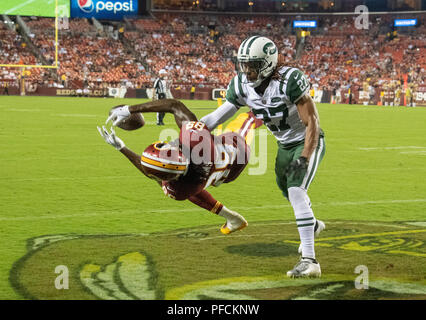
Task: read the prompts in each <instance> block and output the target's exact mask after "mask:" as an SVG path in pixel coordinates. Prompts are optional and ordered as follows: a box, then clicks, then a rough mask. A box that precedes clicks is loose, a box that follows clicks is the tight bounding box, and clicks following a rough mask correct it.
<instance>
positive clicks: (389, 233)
mask: <svg viewBox="0 0 426 320" xmlns="http://www.w3.org/2000/svg"><path fill="white" fill-rule="evenodd" d="M422 232H426V229H421V230H404V231H389V232H379V233H363V234H355V235H350V236H339V237H328V238H319V239H315V242H317V241H330V240H343V239H356V238H368V237H380V236H389V235H400V234H406V233H408V234H410V233H422ZM284 242H290V243H299V242H300V241H293V240H285V241H284Z"/></svg>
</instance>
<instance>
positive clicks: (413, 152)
mask: <svg viewBox="0 0 426 320" xmlns="http://www.w3.org/2000/svg"><path fill="white" fill-rule="evenodd" d="M400 154H418V155H422V156H423V155H426V150H425V151H407V152H400Z"/></svg>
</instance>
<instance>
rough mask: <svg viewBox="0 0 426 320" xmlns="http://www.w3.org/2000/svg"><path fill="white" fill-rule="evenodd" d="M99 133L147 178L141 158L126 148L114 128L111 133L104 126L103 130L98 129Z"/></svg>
mask: <svg viewBox="0 0 426 320" xmlns="http://www.w3.org/2000/svg"><path fill="white" fill-rule="evenodd" d="M98 131H99V134H100V135H101V136H102V138H104V140H105V142H106V143H108V144H109V145H111V146H113V147H114V148H115V149H117V150H118V151H120V152H121V153H122V154H124V155H125V156H126V157H127V159H129V160H130V162H131V163H133V165H134V166H135V167H136V168H138V170H139V171H140V172H142V173H143V174H144V175H145V176H147V175H146V173H145V171H144V170H143V167H142V164H141V156H140V155H138V154H137V153H135V152H133V151H132V150H130V149H129V148H127V147H126V145H125V144H124V142H123V140H121V139H120V138H119V137H117V135H116V134H115V131H114V128H111V130H110V131H111V132H109V131H108V129H107V128H105V126H102V128H100V127H98ZM147 177H148V176H147ZM148 178H149V177H148Z"/></svg>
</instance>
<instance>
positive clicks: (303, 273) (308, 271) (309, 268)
mask: <svg viewBox="0 0 426 320" xmlns="http://www.w3.org/2000/svg"><path fill="white" fill-rule="evenodd" d="M287 277H289V278H319V277H321V267H320V265H319V263H318V262H317V261H316V260H315V259H309V258H302V259H300V261H299V262H298V263H297V264H296V265H295V266H294V268H293V270H290V271H288V272H287Z"/></svg>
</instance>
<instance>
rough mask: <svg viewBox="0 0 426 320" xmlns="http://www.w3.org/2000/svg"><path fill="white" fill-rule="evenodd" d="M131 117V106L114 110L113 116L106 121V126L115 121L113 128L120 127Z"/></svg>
mask: <svg viewBox="0 0 426 320" xmlns="http://www.w3.org/2000/svg"><path fill="white" fill-rule="evenodd" d="M130 115H131V113H130V111H129V106H127V105H126V106H122V107H119V108H116V109H113V110H112V111H111V115H110V116H109V117H108V119H107V120H106V121H105V124H108V122H110V121H113V122H112V125H113V126H116V125H119V124H120V123H122V122H123V121H124V120H126V119H128V118H129V117H130Z"/></svg>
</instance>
